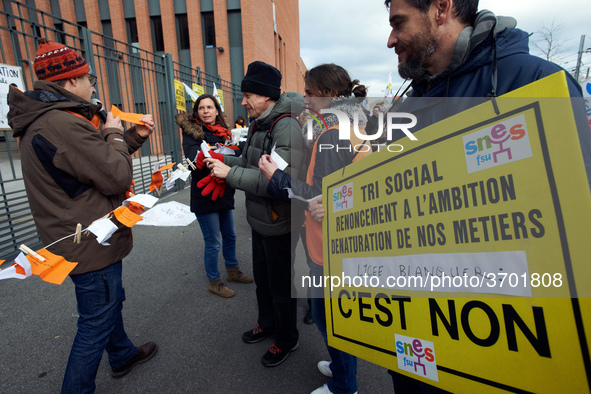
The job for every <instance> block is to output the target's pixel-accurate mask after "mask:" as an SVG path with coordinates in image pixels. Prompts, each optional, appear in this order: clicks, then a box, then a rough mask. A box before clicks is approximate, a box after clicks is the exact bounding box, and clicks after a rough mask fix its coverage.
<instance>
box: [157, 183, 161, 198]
mask: <svg viewBox="0 0 591 394" xmlns="http://www.w3.org/2000/svg"><path fill="white" fill-rule="evenodd" d="M156 193H157V194H158V197H160V194H162V185H160V187H159V188H158V189H156Z"/></svg>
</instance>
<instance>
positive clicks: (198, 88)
mask: <svg viewBox="0 0 591 394" xmlns="http://www.w3.org/2000/svg"><path fill="white" fill-rule="evenodd" d="M193 91H194V92H195V93H197V96H201V95H202V94H204V93H205V89H204V88H203V86H201V85H198V84H196V83H194V84H193Z"/></svg>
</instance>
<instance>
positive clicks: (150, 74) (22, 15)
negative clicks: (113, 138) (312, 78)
mask: <svg viewBox="0 0 591 394" xmlns="http://www.w3.org/2000/svg"><path fill="white" fill-rule="evenodd" d="M41 38H46V39H48V40H50V41H55V42H60V43H62V44H64V45H67V46H69V47H71V48H74V49H76V50H77V51H79V52H80V53H81V54H82V56H83V57H84V58H85V59H86V61H87V62H88V63H89V65H90V67H91V69H92V70H93V71H94V72H95V73H96V75H97V76H98V84H97V96H98V98H99V99H100V100H101V102H102V103H103V105H104V107H105V108H106V109H107V110H108V109H110V108H111V105H115V106H117V107H118V108H119V109H121V110H122V111H124V112H134V113H147V114H152V115H153V116H154V121H155V123H156V127H155V131H154V133H153V134H152V135H151V136H150V138H149V140H148V141H146V143H144V145H143V146H142V148H141V149H140V150H139V151H138V152H136V153H135V154H134V156H133V168H134V181H135V186H134V189H135V192H136V193H148V192H149V185H150V182H151V175H152V168H153V166H154V164H155V163H158V162H161V163H162V164H167V163H171V162H176V163H179V162H181V161H182V160H183V156H182V148H181V137H180V131H179V128H178V126H177V125H176V123H175V121H174V117H175V116H176V115H177V114H178V112H179V111H178V110H177V108H176V100H175V92H174V80H175V79H176V80H180V81H182V82H184V83H185V84H187V85H188V86H192V84H193V83H197V84H199V85H201V86H203V87H205V89H206V91H207V92H213V84H214V83H215V85H216V88H218V89H220V90H221V91H222V92H223V96H224V104H225V107H226V108H225V111H226V113H227V114H229V116H230V118H229V121H230V122H231V121H232V118H231V117H232V116H233V114H234V111H233V108H238V106H239V105H240V101H239V100H240V96H241V94H240V87H239V86H238V85H235V84H232V83H231V82H228V81H224V80H222V79H221V78H220V77H219V75H218V76H215V75H209V74H206V73H204V72H202V71H201V70H199V68H197V69H191V68H189V67H186V66H183V65H181V64H179V63H176V62H173V60H172V56H171V55H170V54H164V55H160V54H156V53H153V52H149V51H145V50H143V49H141V48H138V47H136V46H133V45H131V44H128V43H126V42H121V41H117V40H115V39H113V38H112V37H109V36H105V35H103V34H100V33H96V32H93V31H90V30H88V29H87V28H85V27H83V26H80V25H77V24H74V23H71V22H68V21H66V20H64V19H61V18H58V17H56V16H54V15H51V14H48V13H46V12H43V11H41V10H38V9H36V8H33V7H29V6H28V5H26V4H23V3H20V2H17V1H14V0H4V1H3V2H2V3H0V42H1V44H2V45H0V60H1V61H0V63H2V64H7V65H11V66H19V67H22V76H23V83H24V89H25V90H30V89H32V86H33V81H34V80H35V78H34V74H35V73H34V69H33V62H32V59H33V58H34V56H35V52H36V49H37V47H38V45H39V41H40V40H41ZM191 108H192V103H191V100H190V98H187V101H186V109H187V110H189V111H191ZM126 126H127V127H130V126H131V125H130V124H127V125H125V124H124V127H126ZM0 137H3V140H4V141H0V193H1V194H0V259H7V260H10V259H12V258H14V257H15V256H16V254H17V253H18V247H19V246H20V245H21V244H23V243H25V244H27V245H28V246H30V247H33V248H37V247H41V246H42V244H41V240H40V238H39V236H38V234H37V229H36V227H35V224H34V222H33V218H32V216H31V213H30V209H29V205H28V201H27V196H26V193H25V189H24V182H23V178H22V173H21V170H20V158H19V154H18V141H16V140H15V139H14V138H13V137H12V132H11V131H10V130H3V131H0ZM183 187H184V184H183V182H182V181H180V180H179V181H177V184H176V185H175V187H174V188H173V189H170V190H168V191H165V193H170V192H173V191H176V190H179V189H180V188H183Z"/></svg>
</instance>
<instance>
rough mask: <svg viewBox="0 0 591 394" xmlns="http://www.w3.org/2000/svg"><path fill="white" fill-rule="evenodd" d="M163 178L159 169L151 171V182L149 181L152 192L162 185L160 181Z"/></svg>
mask: <svg viewBox="0 0 591 394" xmlns="http://www.w3.org/2000/svg"><path fill="white" fill-rule="evenodd" d="M163 180H164V178H163V177H162V173H161V172H160V171H156V172H154V173H152V183H150V191H151V192H153V191H154V190H156V189H159V188H160V186H162V181H163Z"/></svg>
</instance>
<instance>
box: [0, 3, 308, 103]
mask: <svg viewBox="0 0 591 394" xmlns="http://www.w3.org/2000/svg"><path fill="white" fill-rule="evenodd" d="M123 1H126V2H129V1H131V0H81V1H72V0H57V1H51V0H35V1H34V3H35V7H36V8H38V9H40V10H43V11H44V12H47V13H52V14H54V15H59V16H60V17H61V18H63V19H64V20H67V21H69V22H72V23H79V22H80V23H82V24H85V26H86V27H87V28H88V29H90V30H92V31H95V32H98V33H103V34H104V32H103V22H106V23H109V22H110V24H111V29H112V34H113V38H114V39H115V40H117V41H122V42H128V33H127V22H126V19H125V14H124V6H123ZM177 1H178V0H177ZM181 1H182V0H181ZM202 2H203V0H185V4H186V10H187V23H188V29H189V40H190V62H191V68H194V69H195V68H197V67H199V68H200V70H201V71H203V72H205V73H208V74H214V75H219V77H220V78H221V79H222V80H225V81H231V82H232V83H234V84H238V85H239V84H240V82H241V80H242V76H243V73H244V72H245V71H246V70H247V67H248V64H250V63H251V62H253V61H255V60H261V61H264V62H266V63H269V64H271V65H273V66H275V67H277V68H278V69H280V71H281V73H282V75H283V80H282V90H283V91H297V92H300V93H303V90H304V82H303V74H304V72H305V70H306V68H305V65H304V64H303V62H302V60H301V58H300V49H299V48H300V41H299V12H298V9H299V5H298V3H299V2H298V1H297V0H213V14H214V21H215V35H216V47H218V48H223V49H224V50H223V51H221V50H215V49H207V51H208V53H210V54H211V53H215V59H214V61H213V65H214V67H215V68H217V70H208V69H207V68H206V57H205V54H204V49H205V48H204V37H203V28H202V13H201V4H202ZM56 3H57V4H59V7H58V8H56ZM158 3H159V10H158V7H154V4H156V5H158ZM52 4H53V10H52ZM76 4H78V8H81V7H80V5H82V4H83V6H84V11H83V13H82V14H81V11H80V10H79V9H76ZM181 4H182V5H183V7H184V6H185V4H183V3H181ZM203 4H207V2H205V3H203ZM209 4H211V3H209ZM149 5H151V6H152V8H150V7H149ZM101 6H102V7H101ZM177 6H178V4H177ZM106 7H108V8H107V9H108V11H109V17H110V20H106V19H104V18H103V21H101V15H100V10H101V9H103V11H104V10H105V9H106ZM126 7H128V8H127V9H129V4H126ZM133 7H134V11H135V19H136V22H137V33H138V44H139V46H140V48H142V49H144V50H147V51H154V43H153V32H152V23H151V19H150V14H152V15H155V13H158V12H159V14H160V17H161V20H162V29H163V38H164V52H167V53H170V54H171V55H172V58H173V61H175V62H179V46H178V38H177V26H176V24H177V20H176V15H175V0H133ZM228 7H230V11H228ZM238 7H239V8H240V9H239V10H238V9H237V8H238ZM155 8H156V11H155ZM177 8H178V7H177ZM181 8H182V7H181ZM150 10H151V12H150ZM228 12H233V13H237V12H239V13H240V16H239V17H238V16H237V15H236V16H235V18H238V19H239V20H240V21H241V23H242V47H241V48H239V47H238V51H237V49H236V46H234V52H235V53H234V55H233V56H231V53H232V49H231V48H230V40H229V29H232V28H234V26H229V25H228ZM77 14H78V15H84V16H85V18H84V20H81V21H78V20H77V17H76V15H77ZM44 22H45V24H47V25H50V24H52V23H53V18H51V17H45V21H44ZM64 25H65V28H66V32H67V33H69V34H72V35H76V34H77V32H76V31H75V29H76V28H75V27H74V26H71V25H68V24H64ZM275 26H276V29H275ZM234 37H236V36H235V35H234ZM1 38H2V45H3V47H5V48H7V47H10V40H9V39H8V40H7V38H8V36H7V34H2V36H1ZM49 39H50V40H51V39H55V37H53V36H51V35H50V37H49ZM234 42H236V39H234ZM66 44H69V45H72V43H71V42H66ZM234 45H236V44H234ZM236 51H237V52H236ZM7 52H11V51H7ZM240 52H242V56H240ZM231 58H232V61H231ZM233 67H234V68H235V69H234V72H232V71H233ZM97 68H98V66H97ZM237 71H238V72H237ZM233 76H234V78H232V77H233ZM218 83H219V81H216V85H217V84H218ZM217 87H218V88H221V86H217ZM239 100H240V98H236V97H235V98H234V100H233V101H232V100H231V101H230V102H229V103H228V105H227V106H229V108H228V109H229V110H230V113H231V114H233V113H234V111H233V110H232V107H233V106H239V105H240V101H239Z"/></svg>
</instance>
